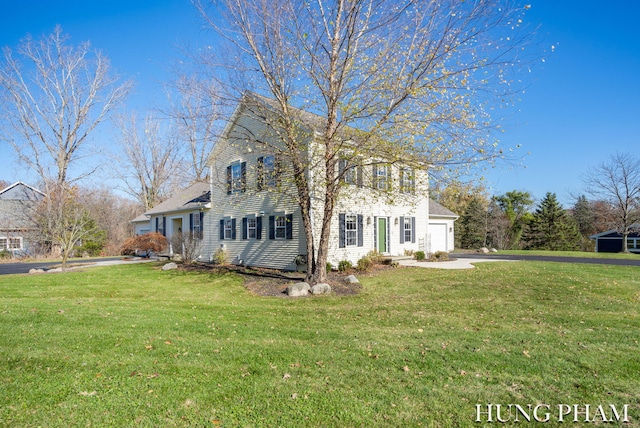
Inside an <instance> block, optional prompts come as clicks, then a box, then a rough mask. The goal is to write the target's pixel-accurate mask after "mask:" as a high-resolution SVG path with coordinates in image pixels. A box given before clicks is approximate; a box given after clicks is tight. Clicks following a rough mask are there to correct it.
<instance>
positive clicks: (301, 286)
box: [287, 282, 311, 297]
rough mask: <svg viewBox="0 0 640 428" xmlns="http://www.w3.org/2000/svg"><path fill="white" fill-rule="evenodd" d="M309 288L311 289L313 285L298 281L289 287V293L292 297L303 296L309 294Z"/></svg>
mask: <svg viewBox="0 0 640 428" xmlns="http://www.w3.org/2000/svg"><path fill="white" fill-rule="evenodd" d="M309 290H311V287H309V284H307V283H306V282H296V283H295V284H293V285H290V286H288V287H287V295H288V296H290V297H302V296H306V295H308V294H309Z"/></svg>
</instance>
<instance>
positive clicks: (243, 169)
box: [240, 162, 247, 192]
mask: <svg viewBox="0 0 640 428" xmlns="http://www.w3.org/2000/svg"><path fill="white" fill-rule="evenodd" d="M240 177H241V180H242V192H246V191H247V163H246V162H242V163H241V164H240Z"/></svg>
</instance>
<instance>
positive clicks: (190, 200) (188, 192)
mask: <svg viewBox="0 0 640 428" xmlns="http://www.w3.org/2000/svg"><path fill="white" fill-rule="evenodd" d="M209 202H211V193H210V189H209V183H195V184H193V185H191V186H190V187H188V188H187V189H185V190H182V191H179V192H178V193H177V194H176V195H174V196H172V197H171V198H169V199H167V200H166V201H164V202H162V203H161V204H158V205H157V206H155V207H153V208H151V209H150V210H149V211H147V212H146V213H144V214H145V215H147V216H150V215H153V214H164V213H169V212H173V211H186V210H189V209H197V208H200V207H202V206H203V205H205V204H207V203H209Z"/></svg>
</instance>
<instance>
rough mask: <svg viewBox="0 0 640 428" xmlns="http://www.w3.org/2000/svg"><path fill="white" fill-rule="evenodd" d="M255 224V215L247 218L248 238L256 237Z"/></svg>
mask: <svg viewBox="0 0 640 428" xmlns="http://www.w3.org/2000/svg"><path fill="white" fill-rule="evenodd" d="M256 226H257V221H256V218H255V217H248V218H247V238H249V239H256V238H257V236H258V235H257V233H256Z"/></svg>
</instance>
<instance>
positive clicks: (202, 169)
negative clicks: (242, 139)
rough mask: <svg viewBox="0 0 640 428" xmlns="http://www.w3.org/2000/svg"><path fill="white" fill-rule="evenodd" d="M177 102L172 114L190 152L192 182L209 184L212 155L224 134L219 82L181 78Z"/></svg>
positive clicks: (189, 174)
mask: <svg viewBox="0 0 640 428" xmlns="http://www.w3.org/2000/svg"><path fill="white" fill-rule="evenodd" d="M174 88H175V89H176V91H177V99H176V100H175V101H174V105H173V109H172V110H171V111H170V112H169V116H171V117H172V118H173V119H174V121H175V126H176V132H177V137H178V139H179V140H180V141H181V142H182V143H183V144H182V146H183V150H186V151H188V153H187V154H186V157H187V158H188V159H189V164H190V170H189V172H188V179H189V181H191V182H196V181H206V178H207V176H208V174H209V171H208V167H209V155H210V154H211V152H212V151H213V145H214V143H215V140H216V138H217V137H218V135H219V133H220V129H219V128H220V126H219V122H220V114H219V108H220V102H219V99H218V96H219V95H218V94H219V92H220V90H219V88H218V87H217V85H216V83H215V82H214V81H212V80H209V79H204V78H199V77H197V75H190V76H187V75H181V76H179V77H178V79H177V80H176V82H175V83H174Z"/></svg>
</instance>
